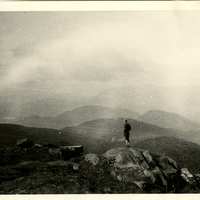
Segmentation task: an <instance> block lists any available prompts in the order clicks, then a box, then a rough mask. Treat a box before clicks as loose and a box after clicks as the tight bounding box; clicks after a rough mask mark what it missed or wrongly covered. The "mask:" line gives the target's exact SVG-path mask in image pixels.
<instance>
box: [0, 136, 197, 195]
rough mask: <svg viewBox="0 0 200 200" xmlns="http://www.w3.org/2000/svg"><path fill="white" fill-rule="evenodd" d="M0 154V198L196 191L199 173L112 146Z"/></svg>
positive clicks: (29, 148) (42, 148)
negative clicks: (88, 150) (100, 151)
mask: <svg viewBox="0 0 200 200" xmlns="http://www.w3.org/2000/svg"><path fill="white" fill-rule="evenodd" d="M27 141H28V144H29V143H30V141H29V140H25V139H24V140H23V141H17V144H16V147H14V148H3V149H1V150H0V156H1V160H0V194H75V193H80V194H85V193H86V194H89V193H93V194H105V193H113V194H122V193H188V192H190V193H191V192H193V193H195V192H199V191H200V190H199V180H198V178H199V175H193V174H191V173H190V172H189V170H188V169H187V168H183V169H181V168H180V167H179V166H177V163H176V162H175V161H174V160H173V159H171V158H169V157H167V156H165V155H162V154H158V153H154V154H152V153H151V152H149V151H147V150H143V149H134V148H126V147H118V148H114V149H111V150H109V151H107V152H105V153H104V154H101V155H98V154H93V153H90V154H86V155H84V154H83V153H84V152H83V146H82V145H76V146H55V145H53V144H43V145H42V144H34V142H31V144H32V145H28V146H27V145H25V144H23V145H19V144H22V143H24V142H25V143H27Z"/></svg>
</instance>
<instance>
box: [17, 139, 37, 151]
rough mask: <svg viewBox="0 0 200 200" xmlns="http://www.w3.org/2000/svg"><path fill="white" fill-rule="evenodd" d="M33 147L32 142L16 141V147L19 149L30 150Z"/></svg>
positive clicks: (26, 140)
mask: <svg viewBox="0 0 200 200" xmlns="http://www.w3.org/2000/svg"><path fill="white" fill-rule="evenodd" d="M33 145H34V143H33V141H32V140H29V139H27V138H23V139H21V140H17V146H18V147H21V148H24V149H25V148H27V149H28V148H31V147H32V146H33Z"/></svg>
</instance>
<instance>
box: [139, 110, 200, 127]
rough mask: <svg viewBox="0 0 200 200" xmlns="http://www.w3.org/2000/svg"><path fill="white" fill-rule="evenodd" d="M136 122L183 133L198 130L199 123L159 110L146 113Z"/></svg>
mask: <svg viewBox="0 0 200 200" xmlns="http://www.w3.org/2000/svg"><path fill="white" fill-rule="evenodd" d="M137 120H139V121H142V122H146V123H149V124H153V125H156V126H160V127H164V128H172V129H180V130H183V131H190V130H195V131H196V130H197V131H199V130H200V124H199V123H197V122H193V121H191V120H189V119H187V118H186V117H183V116H181V115H178V114H176V113H172V112H165V111H161V110H151V111H148V112H146V113H144V114H143V115H141V116H140V117H138V118H137Z"/></svg>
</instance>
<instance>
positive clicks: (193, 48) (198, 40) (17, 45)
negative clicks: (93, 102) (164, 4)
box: [0, 11, 200, 95]
mask: <svg viewBox="0 0 200 200" xmlns="http://www.w3.org/2000/svg"><path fill="white" fill-rule="evenodd" d="M0 24H1V26H0V81H1V87H2V88H3V87H7V86H11V87H12V86H15V87H22V88H30V89H38V90H46V91H49V90H51V91H62V92H81V93H84V92H87V93H88V94H91V95H92V94H94V93H95V92H98V91H101V90H104V89H108V88H112V87H116V86H124V85H135V84H137V85H140V84H151V85H158V86H162V85H200V78H199V74H200V37H199V36H200V12H199V11H197V12H195V11H131V12H114V11H113V12H0Z"/></svg>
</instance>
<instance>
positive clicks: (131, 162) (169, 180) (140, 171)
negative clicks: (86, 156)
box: [102, 147, 191, 190]
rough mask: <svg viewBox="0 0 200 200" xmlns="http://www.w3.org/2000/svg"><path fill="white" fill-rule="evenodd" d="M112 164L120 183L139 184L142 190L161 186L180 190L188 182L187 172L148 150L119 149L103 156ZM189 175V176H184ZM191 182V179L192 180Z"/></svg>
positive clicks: (173, 162)
mask: <svg viewBox="0 0 200 200" xmlns="http://www.w3.org/2000/svg"><path fill="white" fill-rule="evenodd" d="M102 156H104V157H105V158H107V159H108V160H109V162H110V164H111V168H112V170H111V174H112V175H114V176H115V177H116V179H118V180H119V181H125V182H130V183H135V184H137V185H138V186H139V187H140V188H142V189H143V188H144V187H146V186H147V185H153V184H156V185H159V186H161V187H163V188H164V189H166V190H178V189H181V188H180V187H184V186H185V185H186V184H187V182H188V180H186V176H187V177H188V176H189V177H190V178H191V175H188V174H189V172H187V173H186V170H182V172H181V170H180V168H179V167H178V166H177V163H176V162H175V161H174V160H172V159H171V158H169V157H167V156H164V155H162V154H151V153H150V152H149V151H147V150H142V149H133V148H125V147H119V148H114V149H111V150H109V151H107V152H106V153H105V154H103V155H102ZM183 173H184V174H187V175H185V176H184V175H183ZM190 180H191V179H190Z"/></svg>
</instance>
